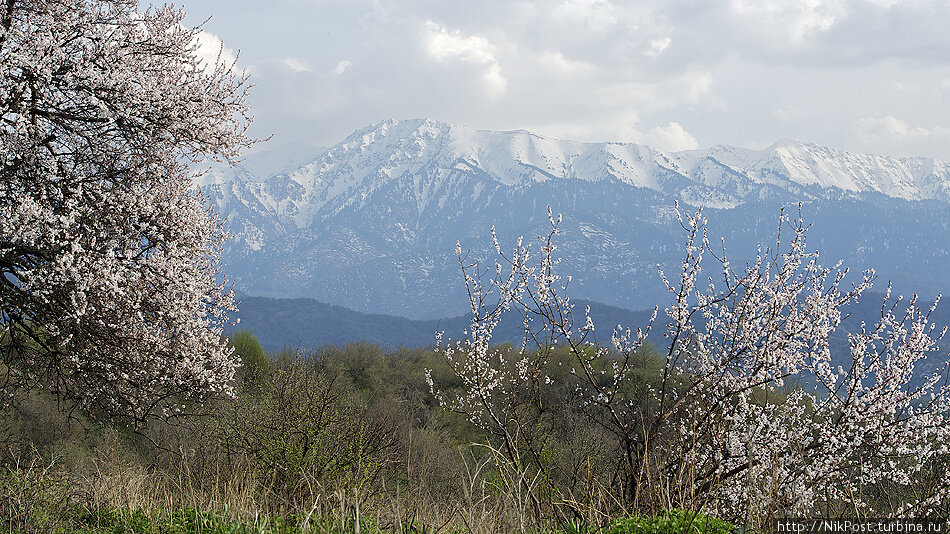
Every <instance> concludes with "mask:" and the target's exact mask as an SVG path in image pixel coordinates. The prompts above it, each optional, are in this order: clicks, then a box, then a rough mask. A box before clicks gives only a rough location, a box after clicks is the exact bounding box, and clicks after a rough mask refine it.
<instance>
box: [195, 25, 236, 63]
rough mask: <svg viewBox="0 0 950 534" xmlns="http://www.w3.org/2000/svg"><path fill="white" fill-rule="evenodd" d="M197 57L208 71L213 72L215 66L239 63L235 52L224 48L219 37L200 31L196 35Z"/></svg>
mask: <svg viewBox="0 0 950 534" xmlns="http://www.w3.org/2000/svg"><path fill="white" fill-rule="evenodd" d="M194 43H195V55H197V56H198V62H199V64H200V65H201V67H202V68H204V69H205V70H206V71H213V70H214V68H215V65H217V64H218V63H223V64H224V65H228V66H230V65H233V64H234V63H235V62H236V61H237V54H235V53H234V50H232V49H230V48H228V47H226V46H224V43H223V42H221V39H219V38H218V36H217V35H215V34H213V33H211V32H207V31H204V30H199V31H198V33H197V34H195V40H194Z"/></svg>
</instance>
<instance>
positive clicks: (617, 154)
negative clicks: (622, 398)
mask: <svg viewBox="0 0 950 534" xmlns="http://www.w3.org/2000/svg"><path fill="white" fill-rule="evenodd" d="M200 185H201V187H202V190H203V191H204V193H205V194H206V195H207V196H208V197H209V199H210V200H211V202H212V203H213V205H214V206H215V208H216V210H217V211H218V213H219V214H220V215H221V216H222V217H223V218H225V219H226V221H227V222H226V224H227V226H228V228H229V230H230V231H231V233H232V234H233V235H234V236H235V239H234V240H233V241H232V242H231V243H230V245H229V247H228V249H227V250H226V251H225V270H226V272H227V273H228V275H229V277H230V278H231V279H232V280H234V281H235V283H236V285H237V287H238V288H239V289H241V290H242V291H244V292H246V293H248V294H251V295H261V296H272V297H308V298H316V299H319V300H321V301H324V302H329V303H332V304H338V305H342V306H346V307H349V308H353V309H356V310H359V311H363V312H372V313H389V314H394V315H400V316H405V317H412V318H436V317H446V316H451V315H457V314H459V313H463V312H464V311H465V303H466V301H465V299H464V298H463V295H464V293H463V291H464V286H463V284H462V280H461V275H460V271H459V266H458V263H457V258H456V257H455V253H454V251H455V242H456V240H460V241H461V244H462V248H463V250H465V251H466V254H467V255H466V260H467V261H471V260H476V259H483V258H488V257H490V254H491V253H493V250H492V247H491V242H490V238H489V228H490V227H491V226H492V225H493V224H494V225H495V226H496V228H497V231H498V235H499V239H500V241H501V243H502V246H503V247H504V246H506V244H510V243H513V242H514V239H515V238H517V236H519V235H524V236H525V237H526V238H533V237H534V236H538V235H541V234H543V233H545V231H546V227H547V225H548V222H547V206H549V205H550V206H551V207H552V209H553V210H554V211H555V212H560V213H563V214H564V223H563V225H562V231H563V232H562V235H561V236H560V241H559V243H560V248H559V249H558V252H559V253H560V255H561V256H562V257H563V258H564V259H563V261H562V263H561V265H560V268H561V270H562V272H563V273H564V274H565V275H566V274H571V275H573V281H572V282H571V287H572V294H573V295H575V296H577V297H582V298H586V299H590V300H593V301H596V302H603V303H606V304H611V305H616V306H621V307H626V308H628V309H644V308H650V307H652V306H653V304H655V303H658V302H660V301H662V300H663V299H664V298H665V291H664V288H663V286H662V283H661V282H660V278H659V276H658V274H657V265H658V264H659V265H660V266H663V267H664V268H666V269H669V270H674V271H675V268H676V265H677V264H678V261H679V258H680V249H681V243H682V237H683V236H682V229H681V228H679V226H678V223H677V222H676V220H675V217H674V202H677V201H678V202H679V203H680V206H681V207H682V208H683V209H690V210H691V209H696V208H703V209H704V213H705V214H706V215H707V217H708V218H709V222H710V228H711V231H712V233H713V234H716V235H722V236H723V237H724V238H725V239H726V243H727V247H728V248H729V250H730V251H731V252H732V255H733V258H734V261H737V260H738V259H741V258H743V257H748V256H749V255H751V254H753V253H754V251H755V246H756V245H757V244H758V243H764V244H769V243H772V242H774V234H775V228H776V222H777V216H778V213H779V210H780V209H782V208H783V207H787V206H789V205H790V204H791V205H795V206H796V208H795V209H797V203H798V202H800V201H802V202H805V204H804V207H803V215H804V217H805V218H806V220H808V221H810V222H812V223H814V227H813V229H812V231H811V233H810V244H811V245H812V246H813V247H814V248H816V249H818V250H820V251H821V254H822V256H823V258H825V259H824V261H825V263H826V264H829V265H830V264H834V263H835V262H836V261H837V260H839V259H844V260H845V261H846V264H847V265H850V266H852V267H853V268H856V269H864V268H868V267H874V268H876V269H877V271H878V273H879V275H880V278H882V279H889V280H893V281H894V282H895V285H896V287H897V288H898V290H900V291H911V290H918V291H921V292H923V293H924V294H925V295H926V294H928V293H936V292H939V291H943V290H946V289H947V288H950V269H947V268H946V262H947V259H948V253H950V229H948V224H950V165H948V164H947V163H946V162H941V161H935V160H932V159H925V158H892V157H885V156H872V155H859V154H852V153H849V152H845V151H840V150H835V149H830V148H825V147H820V146H816V145H810V144H805V143H797V142H793V141H782V142H779V143H777V144H775V145H773V146H771V147H769V148H766V149H764V150H760V151H757V150H747V149H740V148H734V147H724V146H717V147H713V148H711V149H709V150H701V151H686V152H678V153H666V152H662V151H659V150H656V149H653V148H650V147H647V146H642V145H634V144H624V143H576V142H571V141H560V140H555V139H549V138H545V137H542V136H538V135H535V134H532V133H530V132H525V131H516V132H491V131H479V130H472V129H469V128H465V127H461V126H455V125H450V124H445V123H440V122H437V121H432V120H424V119H423V120H406V121H393V120H390V121H384V122H381V123H378V124H374V125H372V126H369V127H367V128H364V129H362V130H359V131H357V132H354V133H353V134H351V135H350V136H349V137H347V138H346V139H345V140H343V141H342V142H340V143H338V144H336V145H334V146H332V147H330V148H329V149H327V150H325V151H324V152H323V153H322V154H320V155H319V156H317V157H316V158H315V159H313V160H312V161H311V162H310V163H307V164H305V165H302V166H300V167H299V168H296V169H293V170H284V171H283V172H279V173H277V174H274V175H272V176H269V177H266V178H264V177H263V176H262V173H250V172H245V171H242V170H241V169H237V170H234V171H229V172H222V170H221V169H218V170H216V172H214V173H212V174H211V175H209V176H206V177H205V178H204V179H203V181H202V182H201V184H200Z"/></svg>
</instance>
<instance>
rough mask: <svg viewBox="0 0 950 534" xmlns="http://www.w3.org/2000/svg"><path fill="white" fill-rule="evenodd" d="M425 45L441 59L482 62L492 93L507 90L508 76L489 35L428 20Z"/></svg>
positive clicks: (495, 95)
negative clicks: (485, 35) (474, 33)
mask: <svg viewBox="0 0 950 534" xmlns="http://www.w3.org/2000/svg"><path fill="white" fill-rule="evenodd" d="M426 49H427V52H428V54H429V57H430V58H432V59H434V60H436V61H438V62H440V63H449V62H451V61H461V62H464V63H472V64H475V65H481V66H482V79H483V80H484V82H485V84H486V85H487V87H488V91H489V95H490V96H492V97H499V96H501V95H502V94H504V93H505V90H506V89H507V87H508V80H506V79H505V77H504V76H502V74H501V65H500V64H499V63H498V60H497V59H496V58H495V54H494V50H495V47H494V46H493V45H492V44H491V43H490V42H488V39H486V38H484V37H481V36H478V35H469V36H465V35H463V34H462V32H460V31H459V30H450V29H448V28H446V27H445V26H442V25H440V24H436V23H435V22H432V21H431V20H430V21H426Z"/></svg>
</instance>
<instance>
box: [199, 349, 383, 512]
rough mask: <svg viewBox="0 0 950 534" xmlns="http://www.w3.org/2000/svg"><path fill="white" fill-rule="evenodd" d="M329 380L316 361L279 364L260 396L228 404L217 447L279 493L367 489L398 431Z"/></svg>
mask: <svg viewBox="0 0 950 534" xmlns="http://www.w3.org/2000/svg"><path fill="white" fill-rule="evenodd" d="M338 382H339V381H338V380H335V379H334V378H332V377H330V378H328V377H325V376H324V373H323V372H322V370H321V369H320V368H319V367H318V366H316V365H315V363H314V362H313V361H309V360H305V359H301V358H297V359H293V360H287V361H286V363H285V362H278V364H277V365H275V367H274V369H273V370H272V371H271V372H270V373H269V376H268V377H267V379H266V381H265V382H264V383H263V384H261V388H260V390H258V391H256V392H254V393H253V394H246V395H244V396H243V397H242V398H239V399H237V400H236V401H234V402H232V403H230V404H229V405H227V406H225V408H224V409H223V410H222V411H221V412H219V413H218V414H217V415H216V416H215V417H216V419H217V428H216V431H215V432H216V434H215V437H216V443H215V446H217V447H220V448H221V450H222V451H223V452H224V454H225V457H227V458H235V457H238V458H242V459H243V460H245V461H248V462H250V464H251V465H252V466H254V468H255V469H256V471H257V476H258V477H259V478H260V479H261V480H262V481H263V482H264V483H265V484H266V485H267V486H268V487H270V488H272V490H273V491H274V492H276V493H277V494H294V493H295V492H298V491H299V490H300V489H301V488H302V487H308V486H312V485H313V484H315V483H318V484H321V485H323V486H325V487H328V488H334V489H335V488H343V487H363V486H365V485H366V484H368V483H369V482H370V481H372V480H373V479H374V478H375V477H376V475H377V474H378V472H379V470H380V469H381V468H382V466H383V463H384V462H385V461H386V460H387V457H388V451H389V449H391V448H392V447H393V446H394V444H395V441H394V437H393V434H394V428H393V424H392V422H390V421H387V420H385V418H380V417H374V414H373V412H371V411H368V410H366V408H365V404H362V403H360V402H358V398H355V397H354V395H353V394H352V393H351V392H349V391H348V389H347V388H345V387H343V386H342V385H341V384H339V383H338Z"/></svg>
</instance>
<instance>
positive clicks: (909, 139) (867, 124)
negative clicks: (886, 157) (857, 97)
mask: <svg viewBox="0 0 950 534" xmlns="http://www.w3.org/2000/svg"><path fill="white" fill-rule="evenodd" d="M857 135H858V139H859V140H860V141H861V142H863V143H864V144H865V146H866V147H867V149H868V150H870V151H872V152H875V153H883V154H897V155H905V156H912V155H931V156H937V157H940V154H941V153H945V150H946V148H945V147H946V146H947V144H948V143H950V128H945V127H942V126H934V127H931V128H924V127H922V126H914V125H912V124H910V123H909V122H907V121H905V120H903V119H899V118H897V117H895V116H893V115H886V116H884V117H881V118H875V117H865V118H863V119H861V120H859V121H858V123H857ZM943 157H944V158H946V156H943Z"/></svg>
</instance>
